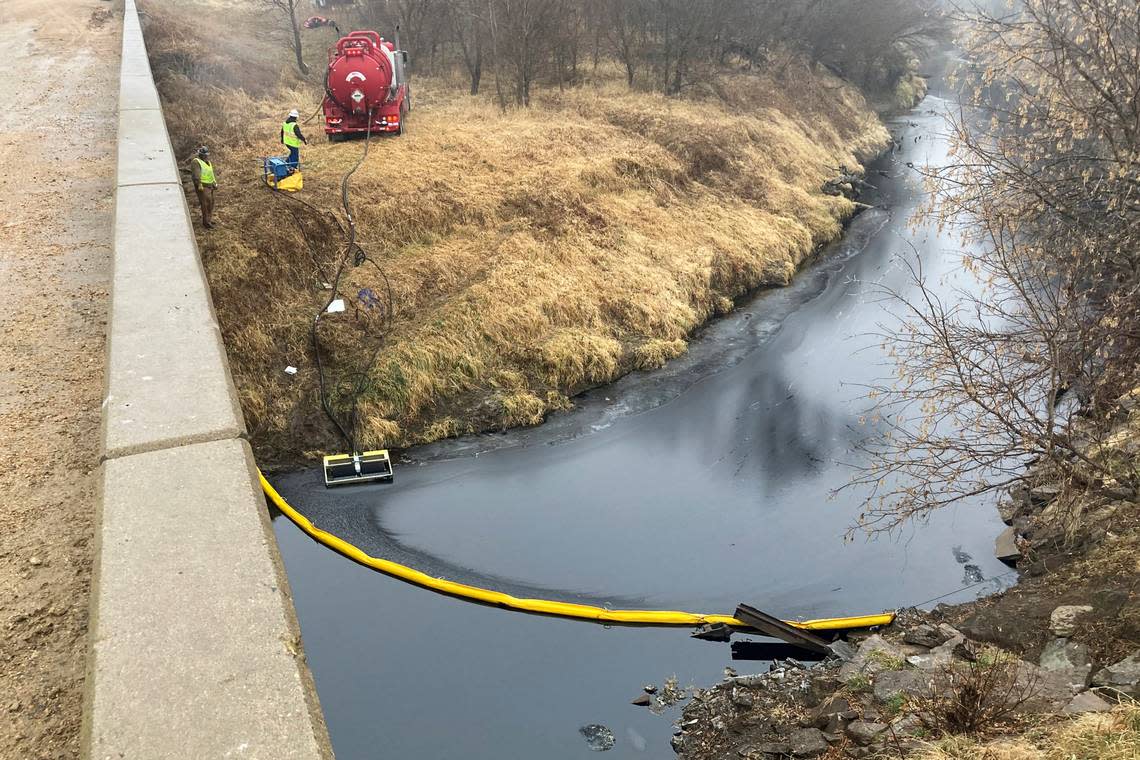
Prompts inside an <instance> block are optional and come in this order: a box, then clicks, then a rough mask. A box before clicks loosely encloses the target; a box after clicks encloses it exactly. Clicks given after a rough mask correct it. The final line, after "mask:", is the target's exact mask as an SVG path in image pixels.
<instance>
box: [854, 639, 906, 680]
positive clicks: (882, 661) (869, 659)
mask: <svg viewBox="0 0 1140 760" xmlns="http://www.w3.org/2000/svg"><path fill="white" fill-rule="evenodd" d="M896 661H897V662H898V663H905V662H906V652H904V651H903V649H902V648H901V647H900V646H898V645H897V644H894V643H892V642H890V641H887V640H886V639H884V638H883V637H882V636H880V635H879V634H877V633H876V634H874V635H872V636H869V637H867V640H866V641H864V642H863V644H862V646H860V647H859V651H858V652H857V653H856V654H855V656H854V657H852V658H851V659H850V660H849V661H847V662H845V663H843V667H841V668H840V669H839V677H840V678H841V679H842V680H844V681H846V680H847V679H849V678H851V677H853V676H857V675H860V674H863V675H874V674H876V673H880V672H882V671H884V670H897V667H894V665H893V663H894V662H896Z"/></svg>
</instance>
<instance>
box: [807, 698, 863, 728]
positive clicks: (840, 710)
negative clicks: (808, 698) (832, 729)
mask: <svg viewBox="0 0 1140 760" xmlns="http://www.w3.org/2000/svg"><path fill="white" fill-rule="evenodd" d="M849 715H850V716H852V717H854V714H853V711H852V710H851V702H850V701H848V700H847V699H846V698H845V697H832V698H831V699H827V700H825V701H824V702H823V703H822V704H820V705H819V706H818V707H816V708H815V709H814V710H812V711H811V725H813V726H815V727H816V728H819V729H823V730H825V731H826V730H827V729H828V726H830V725H832V724H833V723H834V722H835V721H834V719H835V718H836V717H837V716H839V717H841V718H846V716H849ZM848 720H850V718H848Z"/></svg>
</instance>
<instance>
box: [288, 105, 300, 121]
mask: <svg viewBox="0 0 1140 760" xmlns="http://www.w3.org/2000/svg"><path fill="white" fill-rule="evenodd" d="M300 117H301V112H300V111H298V110H297V109H296V108H294V109H293V110H292V111H290V112H289V118H291V119H299V118H300Z"/></svg>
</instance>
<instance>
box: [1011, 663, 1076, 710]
mask: <svg viewBox="0 0 1140 760" xmlns="http://www.w3.org/2000/svg"><path fill="white" fill-rule="evenodd" d="M1014 668H1015V675H1014V685H1013V688H1012V690H1011V691H1010V694H1009V698H1010V699H1011V700H1018V701H1019V704H1017V705H1015V707H1016V711H1017V712H1019V713H1022V714H1032V713H1056V712H1060V711H1061V709H1062V708H1063V707H1065V705H1067V704H1069V702H1071V701H1072V699H1073V694H1074V693H1075V691H1076V689H1074V687H1073V686H1072V685H1071V684H1070V680H1071V679H1070V678H1069V674H1068V673H1066V672H1058V671H1049V670H1043V669H1042V668H1039V667H1037V666H1036V665H1034V664H1033V663H1031V662H1025V661H1024V660H1019V661H1018V662H1017V664H1016V665H1015V666H1014Z"/></svg>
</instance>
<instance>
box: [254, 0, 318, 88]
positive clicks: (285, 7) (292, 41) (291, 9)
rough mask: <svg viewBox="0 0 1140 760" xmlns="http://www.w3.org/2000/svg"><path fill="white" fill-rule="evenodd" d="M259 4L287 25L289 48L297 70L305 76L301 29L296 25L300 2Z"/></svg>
mask: <svg viewBox="0 0 1140 760" xmlns="http://www.w3.org/2000/svg"><path fill="white" fill-rule="evenodd" d="M259 2H261V4H262V5H264V6H266V7H267V8H268V9H269V10H271V11H275V12H277V13H279V14H280V15H281V18H282V20H283V21H285V22H286V23H287V24H288V27H289V29H288V33H289V37H288V42H289V48H290V49H291V50H292V51H293V55H294V56H295V57H296V59H297V70H298V71H300V72H301V74H302V75H305V76H307V75H308V73H309V66H308V64H306V63H305V51H304V50H303V48H302V47H301V27H300V25H299V24H298V23H297V7H298V6H299V5H300V4H301V2H302V0H259Z"/></svg>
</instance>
